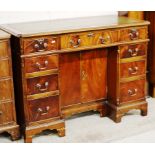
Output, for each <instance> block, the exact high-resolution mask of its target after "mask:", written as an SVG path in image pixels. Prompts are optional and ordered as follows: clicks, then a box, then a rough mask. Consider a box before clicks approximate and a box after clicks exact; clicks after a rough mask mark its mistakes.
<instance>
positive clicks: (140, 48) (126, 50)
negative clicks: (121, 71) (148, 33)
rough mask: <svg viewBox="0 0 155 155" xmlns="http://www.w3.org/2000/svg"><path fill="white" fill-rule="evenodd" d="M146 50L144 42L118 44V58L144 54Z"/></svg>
mask: <svg viewBox="0 0 155 155" xmlns="http://www.w3.org/2000/svg"><path fill="white" fill-rule="evenodd" d="M146 51H147V45H146V43H143V44H134V45H133V44H132V45H124V46H120V58H122V59H124V58H132V57H137V56H144V55H145V54H146Z"/></svg>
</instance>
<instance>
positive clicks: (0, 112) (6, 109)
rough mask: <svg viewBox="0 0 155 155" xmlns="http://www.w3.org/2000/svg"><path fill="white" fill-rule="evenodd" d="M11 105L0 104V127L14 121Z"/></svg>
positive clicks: (8, 103)
mask: <svg viewBox="0 0 155 155" xmlns="http://www.w3.org/2000/svg"><path fill="white" fill-rule="evenodd" d="M13 113H14V110H13V104H12V103H10V102H7V103H0V125H3V124H8V123H10V122H13V121H14V115H13Z"/></svg>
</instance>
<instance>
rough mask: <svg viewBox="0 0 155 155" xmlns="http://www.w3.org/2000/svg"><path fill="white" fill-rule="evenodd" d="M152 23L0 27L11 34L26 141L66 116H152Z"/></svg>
mask: <svg viewBox="0 0 155 155" xmlns="http://www.w3.org/2000/svg"><path fill="white" fill-rule="evenodd" d="M148 24H149V22H147V21H141V20H132V19H129V18H126V17H116V16H97V17H85V18H75V19H59V20H52V21H40V22H29V23H18V24H8V25H1V28H2V29H3V30H5V31H7V32H9V33H10V34H12V37H11V47H12V53H13V61H14V82H15V91H16V105H17V111H18V120H19V123H20V124H21V125H22V127H23V129H24V132H25V142H31V141H32V136H34V135H35V134H37V133H39V132H41V131H43V130H46V129H56V130H57V131H58V134H59V136H64V135H65V125H64V118H66V117H69V116H72V115H74V114H77V113H81V112H86V111H98V112H99V113H100V116H101V117H103V116H109V117H110V118H111V119H113V120H114V121H115V122H120V121H121V117H122V116H123V115H124V114H125V113H126V112H128V111H129V110H132V109H139V110H140V111H141V115H143V116H145V115H147V102H146V99H145V96H146V88H145V83H146V63H147V62H146V57H147V42H148V27H147V26H148Z"/></svg>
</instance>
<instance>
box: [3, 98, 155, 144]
mask: <svg viewBox="0 0 155 155" xmlns="http://www.w3.org/2000/svg"><path fill="white" fill-rule="evenodd" d="M148 103H149V107H148V108H149V109H148V116H145V117H142V116H140V112H139V111H138V110H133V111H130V112H129V113H128V114H126V116H124V117H123V119H122V122H121V123H118V124H116V123H114V122H113V121H112V120H110V119H109V118H107V117H104V118H100V117H99V114H98V113H93V112H88V113H83V114H80V115H77V116H74V117H72V118H70V119H67V120H66V136H65V137H62V138H60V137H58V136H57V134H56V132H54V131H45V132H43V133H41V134H39V135H37V136H35V137H34V138H33V142H34V143H97V142H98V143H121V142H123V143H127V142H129V143H134V142H135V143H145V142H147V143H154V142H155V99H152V98H149V99H148ZM10 142H12V141H11V140H10V139H9V136H8V135H6V134H1V135H0V143H10ZM22 142H23V139H21V140H18V141H15V142H14V143H22Z"/></svg>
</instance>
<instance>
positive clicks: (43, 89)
mask: <svg viewBox="0 0 155 155" xmlns="http://www.w3.org/2000/svg"><path fill="white" fill-rule="evenodd" d="M48 86H49V83H48V82H45V84H44V88H42V87H43V86H42V85H41V84H40V83H38V84H36V87H37V88H38V89H39V91H41V92H43V91H46V90H47V89H48Z"/></svg>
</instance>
